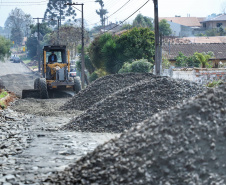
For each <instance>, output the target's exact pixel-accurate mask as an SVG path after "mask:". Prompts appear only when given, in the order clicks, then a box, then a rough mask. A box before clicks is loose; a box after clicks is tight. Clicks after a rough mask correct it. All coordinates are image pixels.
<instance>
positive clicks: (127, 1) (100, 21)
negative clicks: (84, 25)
mask: <svg viewBox="0 0 226 185" xmlns="http://www.w3.org/2000/svg"><path fill="white" fill-rule="evenodd" d="M130 1H131V0H129V1H127V2H126V3H124V4H123V5H122V6H121V7H120V8H118V9H117V10H116V11H115V12H114V13H112V14H111V15H110V16H108V18H109V17H111V16H113V15H114V14H116V13H117V12H118V11H120V10H121V9H122V8H123V7H124V6H126V5H127V4H128V3H129V2H130ZM98 23H101V21H98V22H96V23H93V24H90V25H89V26H91V25H96V24H98Z"/></svg>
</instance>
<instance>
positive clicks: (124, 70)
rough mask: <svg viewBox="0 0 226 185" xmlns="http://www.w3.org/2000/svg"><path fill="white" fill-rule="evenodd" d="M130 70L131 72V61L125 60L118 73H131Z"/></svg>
mask: <svg viewBox="0 0 226 185" xmlns="http://www.w3.org/2000/svg"><path fill="white" fill-rule="evenodd" d="M130 72H131V63H129V62H125V63H124V64H123V66H122V68H121V69H120V70H119V72H118V73H130Z"/></svg>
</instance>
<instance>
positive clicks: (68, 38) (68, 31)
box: [44, 26, 89, 57]
mask: <svg viewBox="0 0 226 185" xmlns="http://www.w3.org/2000/svg"><path fill="white" fill-rule="evenodd" d="M45 38H46V39H47V40H44V42H46V43H48V44H50V45H57V44H60V45H66V47H67V48H68V49H69V50H70V51H71V57H73V56H74V55H75V54H76V52H77V46H78V45H79V44H80V43H81V28H80V27H74V26H62V27H60V29H59V37H58V31H56V32H52V33H51V34H49V35H48V34H47V36H46V37H45ZM84 39H85V43H88V42H89V35H88V32H87V31H86V30H85V31H84Z"/></svg>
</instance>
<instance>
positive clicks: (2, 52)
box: [0, 36, 11, 61]
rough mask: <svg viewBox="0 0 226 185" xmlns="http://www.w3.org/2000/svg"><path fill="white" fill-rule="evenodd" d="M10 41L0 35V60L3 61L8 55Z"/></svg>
mask: <svg viewBox="0 0 226 185" xmlns="http://www.w3.org/2000/svg"><path fill="white" fill-rule="evenodd" d="M10 45H11V42H10V41H9V40H7V39H5V38H4V37H2V36H0V60H1V61H4V58H5V57H9V56H10Z"/></svg>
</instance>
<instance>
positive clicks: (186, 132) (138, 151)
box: [43, 78, 226, 185]
mask: <svg viewBox="0 0 226 185" xmlns="http://www.w3.org/2000/svg"><path fill="white" fill-rule="evenodd" d="M162 80H164V81H165V82H167V79H164V78H163V79H162ZM166 84H167V83H166ZM182 87H183V86H182ZM169 92H171V91H170V89H169ZM225 143H226V84H224V85H222V86H221V87H220V88H215V89H209V90H207V91H206V92H205V93H203V94H200V95H199V96H197V97H193V98H191V99H189V100H187V101H185V102H183V103H181V104H177V105H176V106H175V107H172V108H171V109H168V110H165V111H161V112H159V113H157V114H155V115H153V116H152V117H150V118H148V119H146V120H145V121H143V122H141V123H139V124H137V125H136V126H134V127H132V128H131V129H130V130H128V131H127V132H124V133H123V134H121V136H120V138H118V139H114V140H110V141H109V142H107V143H105V144H103V145H99V146H98V147H97V148H96V149H95V150H94V151H93V152H91V153H88V154H87V155H86V156H85V157H82V158H81V159H80V160H78V161H77V162H75V163H74V164H73V165H71V166H70V167H68V168H66V169H65V170H64V171H63V172H55V173H53V174H51V175H49V177H48V178H47V179H46V180H45V181H44V182H43V183H49V184H93V185H94V184H103V185H104V184H106V185H109V184H112V185H113V184H114V185H117V184H120V185H121V184H126V185H128V184H129V185H130V184H131V185H134V184H154V185H155V184H156V185H160V184H161V185H170V184H176V185H188V184H189V185H192V184H195V185H203V184H219V185H223V184H225V183H226V164H225V153H226V145H225Z"/></svg>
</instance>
